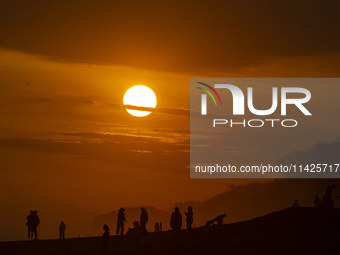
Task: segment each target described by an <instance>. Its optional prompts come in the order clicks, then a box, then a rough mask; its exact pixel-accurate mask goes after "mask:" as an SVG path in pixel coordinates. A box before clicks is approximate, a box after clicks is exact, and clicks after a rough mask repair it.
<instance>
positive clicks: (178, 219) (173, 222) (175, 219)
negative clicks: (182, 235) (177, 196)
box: [170, 207, 182, 230]
mask: <svg viewBox="0 0 340 255" xmlns="http://www.w3.org/2000/svg"><path fill="white" fill-rule="evenodd" d="M170 227H171V228H172V230H181V227H182V214H181V213H180V212H179V208H178V207H175V211H174V212H173V213H172V214H171V218H170Z"/></svg>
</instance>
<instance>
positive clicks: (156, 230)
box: [154, 221, 159, 232]
mask: <svg viewBox="0 0 340 255" xmlns="http://www.w3.org/2000/svg"><path fill="white" fill-rule="evenodd" d="M154 228H155V232H159V222H158V221H157V222H156V223H155V226H154Z"/></svg>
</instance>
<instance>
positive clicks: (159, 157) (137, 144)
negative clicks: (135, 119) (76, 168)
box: [0, 133, 189, 171]
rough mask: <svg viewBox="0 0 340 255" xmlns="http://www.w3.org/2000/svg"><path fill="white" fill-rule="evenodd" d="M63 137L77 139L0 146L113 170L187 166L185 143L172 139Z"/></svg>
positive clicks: (0, 142) (21, 141)
mask: <svg viewBox="0 0 340 255" xmlns="http://www.w3.org/2000/svg"><path fill="white" fill-rule="evenodd" d="M63 135H64V136H69V137H75V138H76V139H68V140H66V139H60V140H56V139H53V140H51V139H49V140H46V139H45V140H43V139H29V138H0V146H2V147H10V148H15V149H20V150H36V151H39V152H42V153H48V154H50V153H52V154H60V155H68V156H73V157H75V158H77V157H80V158H88V159H94V160H99V161H102V162H109V163H110V164H112V165H115V166H117V165H121V166H124V168H127V167H130V168H131V167H136V168H145V169H153V170H159V169H161V170H166V171H180V170H181V169H183V168H184V167H185V165H187V164H188V158H189V152H188V151H189V149H188V147H189V145H188V143H187V142H183V141H181V140H180V139H179V140H178V141H177V142H174V138H172V137H170V138H168V140H167V138H164V137H163V138H162V137H155V136H152V135H143V136H141V135H137V134H135V135H105V134H95V133H75V134H73V133H64V134H63ZM165 136H166V135H165ZM168 141H169V142H168ZM185 151H186V152H185ZM165 162H166V163H165Z"/></svg>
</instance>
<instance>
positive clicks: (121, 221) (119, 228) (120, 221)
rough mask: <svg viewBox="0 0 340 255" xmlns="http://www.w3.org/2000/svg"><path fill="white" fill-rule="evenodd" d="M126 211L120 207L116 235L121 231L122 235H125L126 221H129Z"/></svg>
mask: <svg viewBox="0 0 340 255" xmlns="http://www.w3.org/2000/svg"><path fill="white" fill-rule="evenodd" d="M124 211H125V209H124V208H120V209H119V212H118V220H117V231H116V235H118V234H119V231H120V235H124V222H127V221H126V219H125V214H124Z"/></svg>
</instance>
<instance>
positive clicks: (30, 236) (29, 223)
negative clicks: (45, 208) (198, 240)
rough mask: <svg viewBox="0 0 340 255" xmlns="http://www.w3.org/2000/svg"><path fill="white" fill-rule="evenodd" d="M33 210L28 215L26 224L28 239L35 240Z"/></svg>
mask: <svg viewBox="0 0 340 255" xmlns="http://www.w3.org/2000/svg"><path fill="white" fill-rule="evenodd" d="M33 214H34V213H33V211H31V212H30V214H29V215H28V216H27V217H26V220H27V222H26V226H27V229H28V240H33V221H32V219H33Z"/></svg>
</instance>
